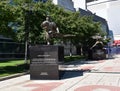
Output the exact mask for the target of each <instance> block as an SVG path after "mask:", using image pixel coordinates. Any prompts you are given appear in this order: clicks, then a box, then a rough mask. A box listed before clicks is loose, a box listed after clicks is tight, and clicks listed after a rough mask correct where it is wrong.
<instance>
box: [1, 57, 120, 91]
mask: <svg viewBox="0 0 120 91" xmlns="http://www.w3.org/2000/svg"><path fill="white" fill-rule="evenodd" d="M60 70H63V71H64V75H62V77H61V79H60V80H30V75H29V74H28V75H24V76H20V77H16V78H13V79H8V80H4V81H1V82H0V91H120V55H115V57H114V58H113V59H107V60H94V61H76V62H74V63H69V64H65V65H60Z"/></svg>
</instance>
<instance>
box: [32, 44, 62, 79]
mask: <svg viewBox="0 0 120 91" xmlns="http://www.w3.org/2000/svg"><path fill="white" fill-rule="evenodd" d="M30 60H31V61H30V79H41V80H42V79H43V80H46V79H47V80H48V79H49V80H53V79H59V69H58V65H59V64H60V63H62V62H63V60H64V49H63V47H62V46H55V45H37V46H31V47H30Z"/></svg>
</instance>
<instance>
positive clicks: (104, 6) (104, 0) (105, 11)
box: [87, 0, 120, 40]
mask: <svg viewBox="0 0 120 91" xmlns="http://www.w3.org/2000/svg"><path fill="white" fill-rule="evenodd" d="M87 9H88V10H90V11H92V12H93V13H96V15H98V16H101V17H103V18H105V19H106V20H107V22H108V26H109V29H110V30H112V31H113V35H114V40H118V39H119V40H120V37H119V38H118V35H120V12H119V11H120V0H98V1H93V2H90V3H88V4H87Z"/></svg>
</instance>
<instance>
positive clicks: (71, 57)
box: [64, 55, 85, 62]
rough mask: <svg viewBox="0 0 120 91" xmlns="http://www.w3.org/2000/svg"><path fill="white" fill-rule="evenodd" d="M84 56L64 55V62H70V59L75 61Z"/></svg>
mask: <svg viewBox="0 0 120 91" xmlns="http://www.w3.org/2000/svg"><path fill="white" fill-rule="evenodd" d="M84 58H85V57H84V56H80V55H73V56H65V57H64V62H71V61H76V60H80V59H84Z"/></svg>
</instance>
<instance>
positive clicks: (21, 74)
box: [0, 72, 29, 81]
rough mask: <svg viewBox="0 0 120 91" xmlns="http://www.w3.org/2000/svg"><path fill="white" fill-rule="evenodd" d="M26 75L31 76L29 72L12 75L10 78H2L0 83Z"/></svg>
mask: <svg viewBox="0 0 120 91" xmlns="http://www.w3.org/2000/svg"><path fill="white" fill-rule="evenodd" d="M26 74H29V72H24V73H17V74H13V75H10V76H5V77H0V81H4V80H8V79H11V78H15V77H19V76H23V75H26Z"/></svg>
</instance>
